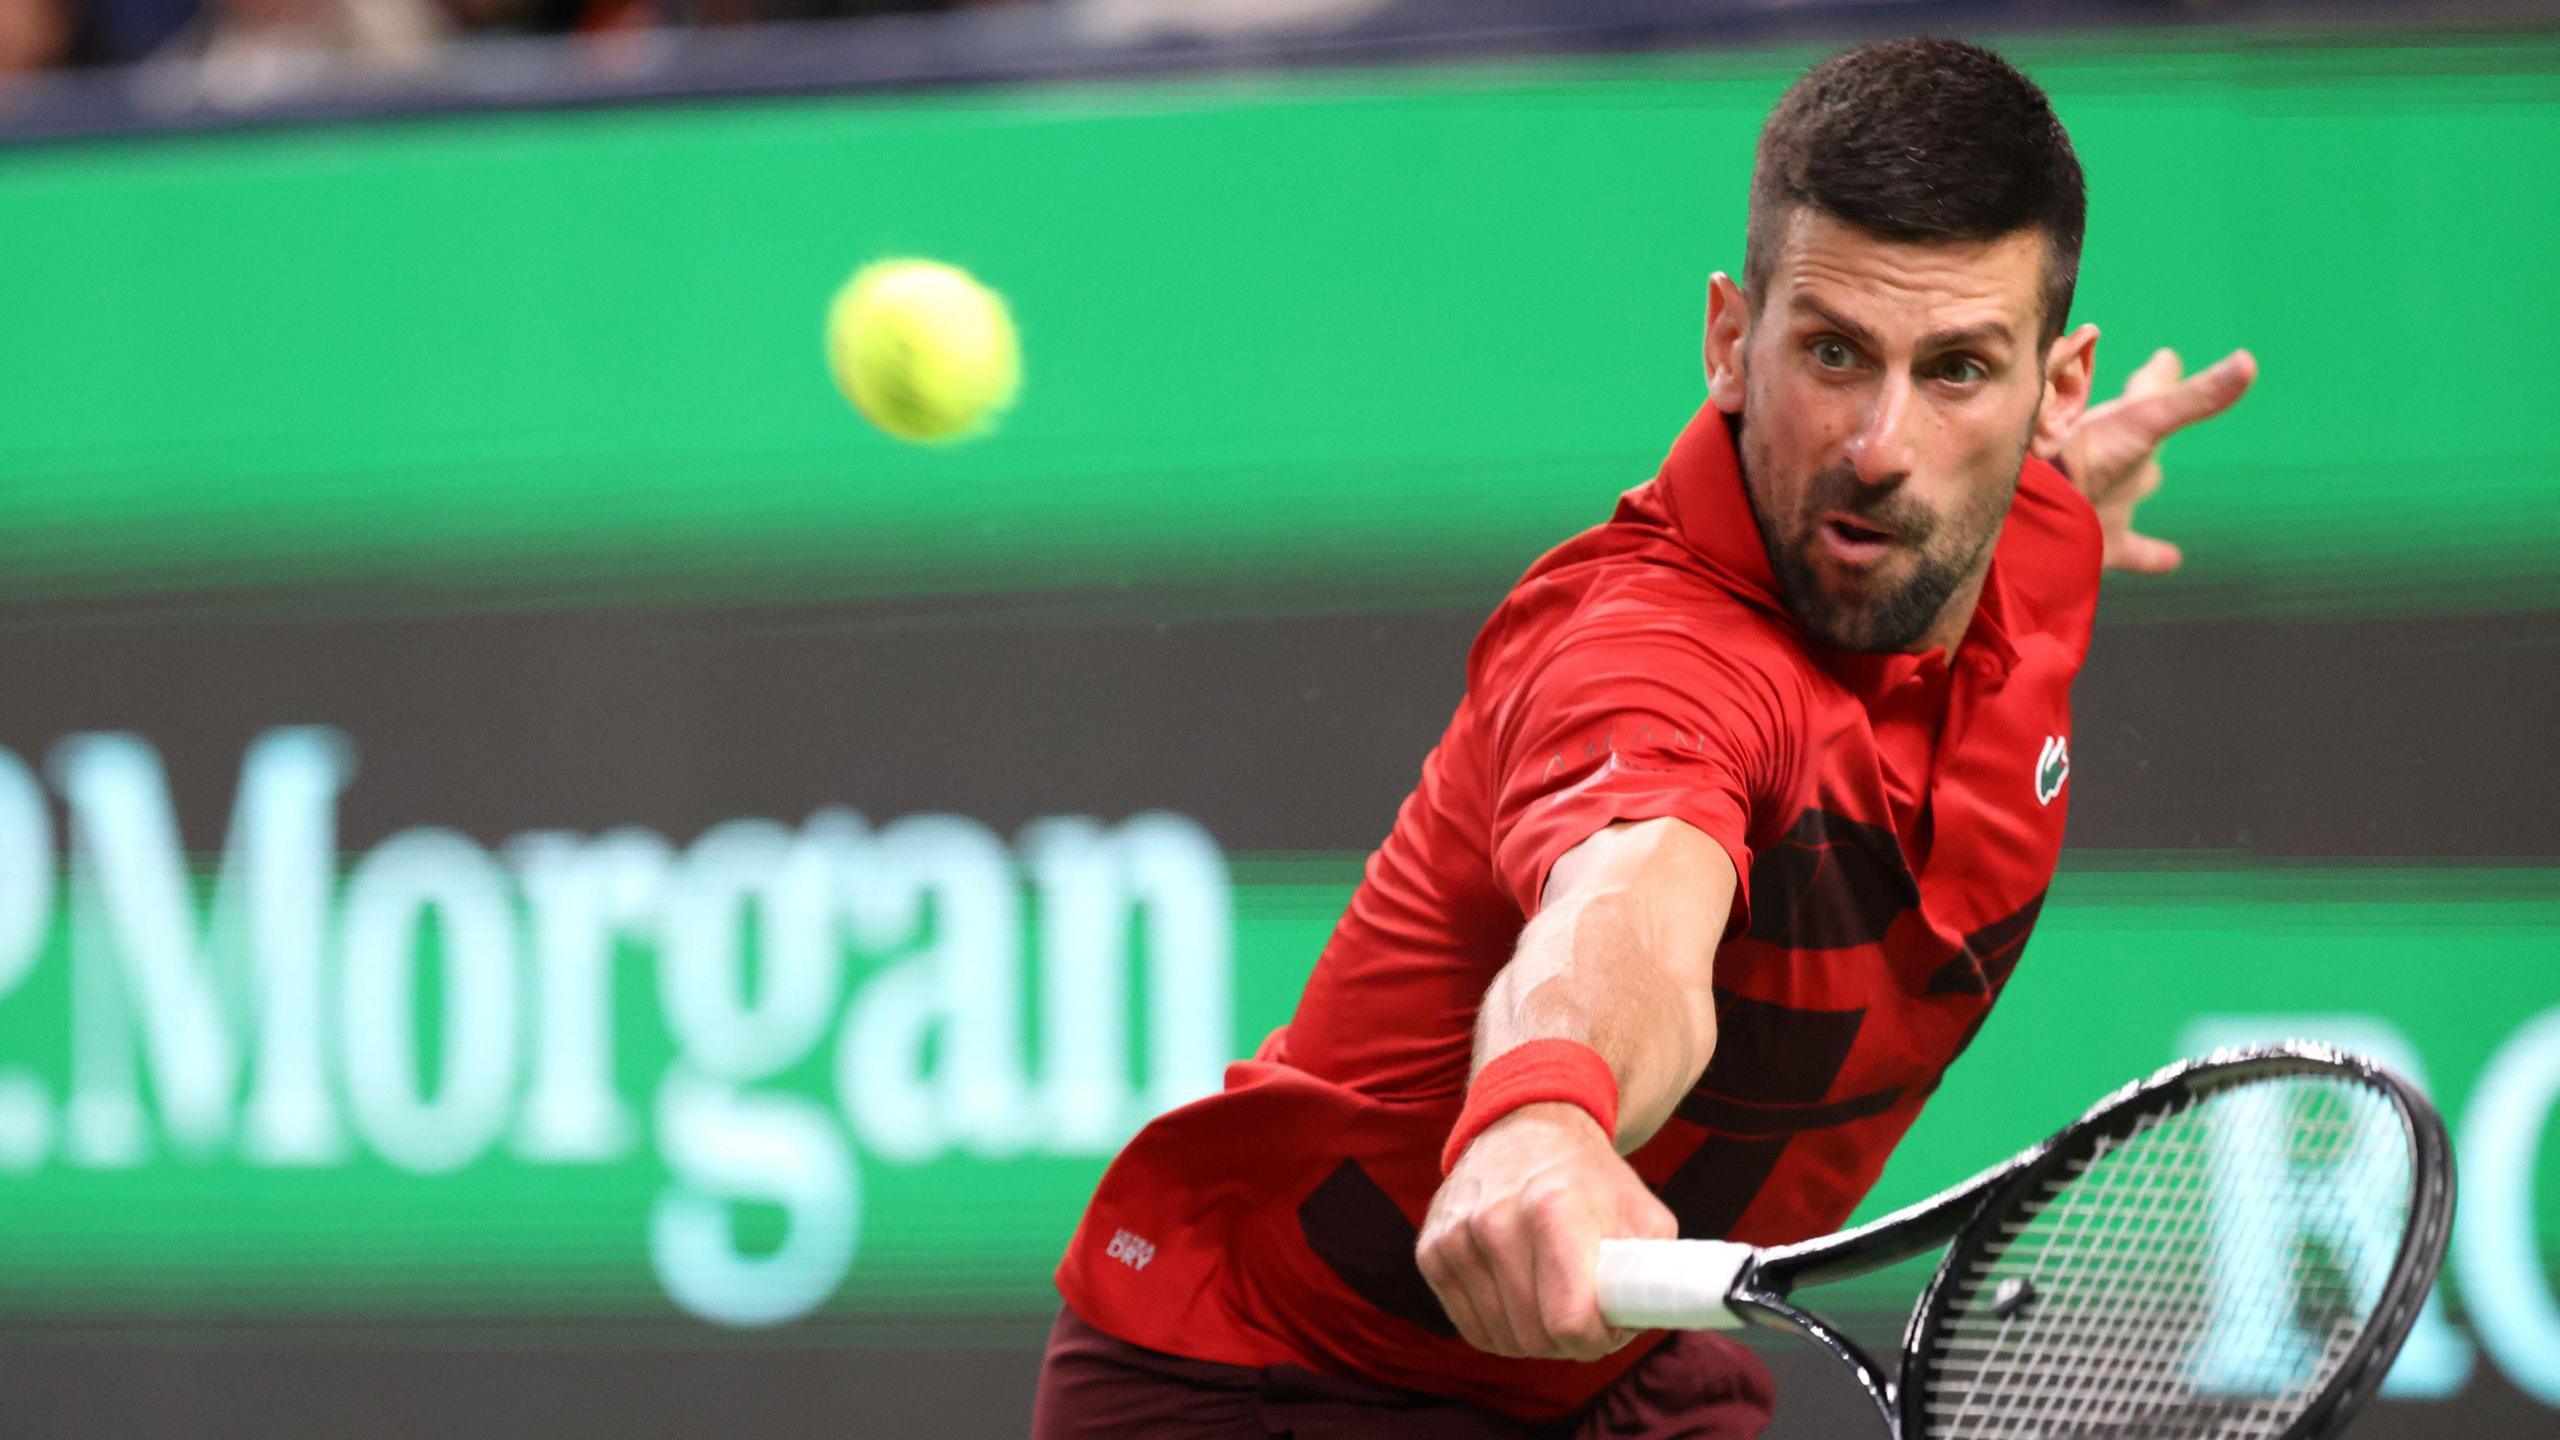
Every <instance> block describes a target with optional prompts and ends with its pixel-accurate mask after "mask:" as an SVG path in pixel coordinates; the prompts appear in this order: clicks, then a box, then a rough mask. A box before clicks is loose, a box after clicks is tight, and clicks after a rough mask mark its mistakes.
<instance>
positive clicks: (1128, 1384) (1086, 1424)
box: [1031, 1308, 1776, 1440]
mask: <svg viewBox="0 0 2560 1440" xmlns="http://www.w3.org/2000/svg"><path fill="white" fill-rule="evenodd" d="M1775 1398H1776V1390H1775V1386H1774V1385H1773V1384H1772V1383H1771V1381H1770V1379H1769V1368H1768V1367H1767V1366H1766V1365H1763V1364H1762V1363H1761V1362H1760V1357H1759V1356H1757V1355H1754V1354H1752V1353H1751V1352H1750V1351H1749V1350H1746V1349H1744V1348H1743V1347H1742V1346H1741V1345H1739V1344H1737V1343H1735V1342H1734V1341H1731V1340H1728V1339H1726V1338H1725V1337H1723V1336H1721V1335H1709V1334H1704V1333H1692V1334H1685V1335H1675V1336H1673V1337H1672V1338H1671V1339H1670V1340H1668V1341H1666V1342H1664V1343H1663V1345H1662V1346H1661V1347H1660V1348H1658V1349H1656V1350H1655V1351H1654V1352H1653V1353H1652V1354H1650V1355H1647V1356H1646V1357H1645V1358H1644V1359H1642V1360H1640V1361H1638V1362H1636V1365H1635V1367H1634V1368H1633V1369H1631V1370H1629V1371H1627V1373H1626V1374H1624V1375H1622V1376H1620V1377H1618V1380H1617V1382H1616V1383H1615V1384H1613V1385H1611V1386H1610V1387H1609V1388H1608V1389H1606V1390H1603V1391H1601V1392H1600V1393H1599V1394H1598V1395H1597V1396H1595V1397H1594V1398H1593V1399H1592V1401H1591V1403H1590V1404H1589V1405H1586V1406H1584V1407H1583V1408H1582V1409H1581V1410H1580V1411H1577V1412H1576V1413H1575V1414H1573V1415H1570V1416H1568V1417H1566V1418H1565V1419H1563V1420H1560V1421H1557V1422H1555V1423H1553V1424H1550V1425H1531V1424H1529V1423H1527V1422H1525V1421H1520V1420H1514V1419H1512V1418H1510V1417H1509V1416H1506V1415H1498V1414H1495V1413H1494V1412H1493V1411H1490V1410H1483V1409H1478V1408H1477V1407H1475V1406H1473V1405H1466V1404H1461V1403H1459V1402H1458V1401H1455V1400H1443V1399H1440V1398H1438V1397H1436V1396H1431V1395H1417V1394H1414V1393H1413V1392H1411V1391H1407V1390H1397V1389H1393V1388H1391V1387H1388V1386H1385V1385H1378V1384H1372V1383H1370V1382H1368V1381H1365V1380H1352V1379H1346V1378H1343V1377H1340V1376H1334V1375H1318V1374H1316V1373H1315V1372H1313V1371H1311V1370H1302V1369H1299V1368H1298V1367H1297V1366H1295V1365H1275V1366H1272V1367H1271V1368H1270V1369H1267V1370H1256V1369H1251V1368H1248V1367H1246V1366H1242V1365H1219V1364H1213V1363H1211V1362H1209V1361H1206V1360H1185V1359H1183V1358H1181V1357H1180V1356H1177V1355H1166V1354H1161V1353H1159V1352H1157V1351H1154V1350H1146V1349H1141V1348H1140V1347H1138V1346H1135V1345H1131V1344H1129V1343H1127V1342H1126V1341H1122V1340H1116V1339H1113V1338H1112V1337H1111V1336H1109V1335H1105V1334H1103V1333H1102V1332H1101V1331H1099V1330H1096V1329H1094V1328H1093V1327H1092V1326H1090V1325H1087V1324H1086V1323H1084V1321H1082V1320H1080V1319H1078V1318H1077V1317H1076V1315H1075V1312H1073V1311H1071V1310H1066V1309H1063V1308H1062V1309H1060V1310H1059V1312H1058V1322H1057V1324H1055V1325H1053V1326H1051V1327H1050V1329H1049V1351H1048V1354H1047V1355H1046V1356H1045V1357H1044V1358H1043V1359H1042V1360H1041V1362H1040V1396H1039V1399H1038V1400H1037V1401H1036V1402H1035V1403H1034V1404H1033V1406H1032V1410H1031V1437H1032V1440H1371V1437H1388V1436H1394V1437H1399V1440H1752V1437H1754V1436H1756V1435H1758V1434H1759V1433H1760V1432H1761V1431H1762V1430H1764V1429H1766V1428H1767V1427H1768V1424H1769V1413H1770V1407H1771V1405H1772V1404H1773V1403H1775Z"/></svg>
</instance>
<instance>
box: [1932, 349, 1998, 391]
mask: <svg viewBox="0 0 2560 1440" xmlns="http://www.w3.org/2000/svg"><path fill="white" fill-rule="evenodd" d="M1938 378H1939V379H1941V380H1944V381H1946V382H1947V383H1948V384H1951V385H1978V384H1980V383H1982V382H1983V381H1984V380H1987V379H1989V378H1991V372H1990V371H1989V370H1986V369H1984V368H1983V365H1982V362H1981V361H1979V360H1976V359H1973V358H1972V357H1971V356H1966V355H1957V356H1953V357H1951V358H1949V359H1947V360H1946V361H1944V362H1942V363H1941V364H1940V365H1939V366H1938Z"/></svg>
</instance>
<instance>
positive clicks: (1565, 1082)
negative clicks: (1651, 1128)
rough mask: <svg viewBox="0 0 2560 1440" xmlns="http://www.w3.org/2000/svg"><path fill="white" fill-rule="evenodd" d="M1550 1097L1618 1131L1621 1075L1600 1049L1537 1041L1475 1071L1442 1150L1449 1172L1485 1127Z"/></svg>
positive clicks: (1442, 1170)
mask: <svg viewBox="0 0 2560 1440" xmlns="http://www.w3.org/2000/svg"><path fill="white" fill-rule="evenodd" d="M1548 1101H1554V1102H1559V1103H1562V1104H1566V1105H1578V1106H1580V1107H1582V1109H1583V1110H1584V1111H1585V1112H1587V1113H1588V1114H1589V1115H1590V1116H1591V1118H1592V1119H1594V1120H1597V1121H1599V1122H1600V1128H1601V1130H1603V1131H1604V1132H1606V1133H1607V1134H1608V1135H1609V1137H1610V1138H1611V1139H1613V1140H1614V1139H1616V1138H1617V1134H1618V1077H1617V1075H1616V1074H1615V1073H1614V1072H1613V1071H1611V1070H1610V1069H1609V1062H1608V1061H1606V1060H1603V1059H1601V1058H1600V1052H1599V1051H1597V1050H1594V1049H1592V1048H1591V1047H1590V1046H1588V1045H1584V1044H1581V1043H1579V1042H1577V1041H1572V1040H1532V1041H1530V1042H1529V1043H1527V1044H1525V1045H1521V1046H1518V1047H1516V1048H1514V1049H1510V1050H1505V1051H1503V1052H1502V1053H1501V1054H1499V1055H1496V1056H1495V1057H1493V1060H1492V1062H1491V1063H1489V1064H1487V1065H1486V1066H1485V1067H1484V1068H1483V1069H1482V1070H1479V1071H1477V1072H1476V1078H1475V1081H1474V1083H1472V1084H1470V1085H1469V1086H1468V1087H1467V1104H1466V1108H1465V1109H1463V1110H1461V1111H1459V1112H1458V1126H1457V1128H1456V1129H1454V1130H1452V1131H1450V1132H1449V1143H1448V1144H1447V1145H1446V1146H1444V1147H1443V1148H1442V1149H1441V1151H1440V1173H1441V1174H1443V1175H1446V1174H1448V1173H1449V1172H1450V1170H1451V1169H1453V1168H1455V1167H1456V1165H1457V1163H1458V1157H1459V1156H1460V1155H1463V1154H1465V1153H1466V1149H1467V1147H1468V1146H1469V1145H1472V1144H1474V1143H1475V1138H1476V1137H1477V1136H1478V1135H1481V1134H1483V1133H1484V1132H1485V1127H1487V1126H1489V1125H1491V1124H1492V1123H1493V1122H1494V1121H1496V1120H1499V1119H1501V1118H1502V1117H1503V1116H1505V1115H1508V1114H1510V1113H1511V1112H1512V1111H1514V1110H1517V1109H1519V1108H1520V1107H1521V1106H1523V1105H1537V1104H1542V1103H1545V1102H1548Z"/></svg>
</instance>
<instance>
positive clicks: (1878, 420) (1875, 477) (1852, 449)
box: [1849, 375, 1919, 485]
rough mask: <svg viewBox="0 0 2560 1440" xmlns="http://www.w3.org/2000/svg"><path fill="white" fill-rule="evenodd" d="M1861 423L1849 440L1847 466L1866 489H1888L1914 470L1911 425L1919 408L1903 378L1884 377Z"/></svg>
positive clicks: (1896, 376) (1906, 379)
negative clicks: (1880, 486) (1886, 487)
mask: <svg viewBox="0 0 2560 1440" xmlns="http://www.w3.org/2000/svg"><path fill="white" fill-rule="evenodd" d="M1872 394H1873V398H1872V399H1871V400H1870V401H1869V403H1868V406H1867V412H1866V415H1865V417H1864V423H1863V424H1861V425H1860V426H1859V427H1858V431H1857V433H1856V434H1855V435H1853V436H1851V437H1850V440H1849V463H1850V466H1851V467H1852V468H1853V469H1855V470H1856V471H1857V475H1858V479H1859V481H1860V482H1861V483H1863V484H1867V485H1892V484H1896V483H1898V482H1900V481H1902V480H1903V479H1905V478H1907V477H1908V476H1909V475H1910V474H1911V471H1912V469H1913V467H1914V464H1915V457H1914V455H1913V452H1912V434H1911V430H1912V425H1913V423H1914V422H1915V420H1916V419H1917V415H1916V413H1915V412H1916V411H1917V410H1918V408H1919V406H1918V404H1917V402H1916V399H1915V397H1914V396H1913V394H1912V388H1911V381H1910V379H1909V378H1908V377H1907V376H1901V375H1895V376H1890V377H1888V378H1887V379H1886V380H1885V382H1884V383H1883V384H1882V385H1879V386H1877V387H1876V388H1875V390H1874V391H1873V392H1872Z"/></svg>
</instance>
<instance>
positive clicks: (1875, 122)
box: [1742, 40, 2089, 344]
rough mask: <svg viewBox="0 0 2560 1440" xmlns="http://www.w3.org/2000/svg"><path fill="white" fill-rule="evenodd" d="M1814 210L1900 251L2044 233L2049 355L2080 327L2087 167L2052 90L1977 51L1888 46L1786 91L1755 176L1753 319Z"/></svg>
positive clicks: (1747, 279) (1930, 44) (1816, 70)
mask: <svg viewBox="0 0 2560 1440" xmlns="http://www.w3.org/2000/svg"><path fill="white" fill-rule="evenodd" d="M1803 206H1811V207H1813V208H1814V209H1816V210H1819V211H1821V212H1822V213H1824V214H1826V215H1829V216H1831V217H1832V218H1834V219H1836V220H1841V221H1844V222H1846V223H1848V224H1850V225H1854V226H1856V227H1857V228H1859V229H1861V230H1865V231H1867V232H1869V233H1871V234H1874V235H1878V236H1881V237H1883V238H1885V239H1888V240H1900V241H1919V242H1923V243H1926V242H1930V241H1953V240H1989V239H1994V238H1997V237H1999V236H2002V235H2009V234H2014V233H2016V232H2018V231H2020V230H2027V229H2037V230H2041V231H2043V232H2044V236H2045V241H2046V244H2047V247H2048V254H2047V256H2046V261H2045V280H2044V310H2045V313H2044V341H2045V343H2047V344H2051V343H2052V342H2053V340H2054V338H2055V337H2056V336H2059V335H2060V334H2061V333H2062V327H2063V324H2064V322H2065V321H2066V320H2067V319H2068V318H2069V316H2070V314H2071V291H2072V287H2073V286H2074V285H2076V284H2077V283H2078V281H2079V278H2080V240H2081V236H2082V233H2083V231H2084V230H2086V228H2087V225H2088V213H2089V199H2088V190H2087V187H2086V185H2085V184H2084V183H2083V181H2082V180H2081V176H2080V157H2078V156H2077V155H2075V154H2073V153H2072V151H2071V137H2070V135H2068V134H2067V133H2065V132H2064V130H2063V128H2062V122H2061V121H2060V120H2059V119H2057V118H2055V116H2054V113H2053V104H2052V102H2051V101H2049V100H2047V99H2046V98H2045V93H2044V91H2043V90H2041V89H2039V88H2038V87H2037V85H2036V83H2035V82H2034V81H2032V80H2030V79H2028V78H2027V77H2026V76H2024V75H2021V74H2019V73H2018V70H2017V68H2016V67H2015V66H2013V65H2011V64H2010V63H2009V62H2008V61H2006V60H2003V59H2001V58H2000V57H1999V56H1997V55H1994V54H1992V53H1991V52H1990V51H1988V50H1985V49H1983V48H1982V47H1980V46H1978V45H1967V44H1965V43H1964V42H1963V41H1960V40H1884V41H1879V42H1877V43H1876V44H1873V45H1862V46H1860V47H1858V48H1857V49H1855V50H1849V51H1844V52H1843V53H1841V54H1838V55H1834V56H1832V57H1831V58H1830V59H1828V60H1825V61H1823V62H1822V63H1821V64H1819V65H1816V66H1815V67H1813V68H1812V69H1811V70H1809V71H1806V72H1805V73H1804V75H1803V76H1802V77H1800V78H1799V79H1798V80H1797V81H1796V83H1795V84H1793V85H1790V86H1788V87H1787V93H1786V94H1785V95H1782V96H1780V97H1779V99H1778V104H1777V108H1776V109H1774V110H1771V111H1770V112H1769V122H1768V124H1766V125H1764V126H1763V127H1761V130H1760V151H1759V158H1758V160H1757V162H1756V164H1755V165H1754V167H1753V170H1752V175H1751V222H1750V235H1749V240H1748V242H1747V245H1746V248H1745V249H1744V252H1743V262H1742V275H1743V283H1744V284H1745V285H1746V286H1748V287H1749V289H1750V291H1751V303H1752V305H1753V307H1754V308H1755V309H1756V308H1757V307H1758V305H1759V303H1760V300H1761V297H1762V295H1763V294H1764V293H1765V292H1766V290H1767V288H1768V283H1769V272H1770V269H1771V267H1772V266H1774V265H1775V264H1776V263H1777V258H1778V249H1779V247H1780V245H1781V244H1782V243H1783V242H1784V240H1785V237H1786V226H1787V220H1788V217H1789V216H1791V215H1793V214H1794V213H1795V211H1796V210H1797V209H1798V208H1800V207H1803Z"/></svg>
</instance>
